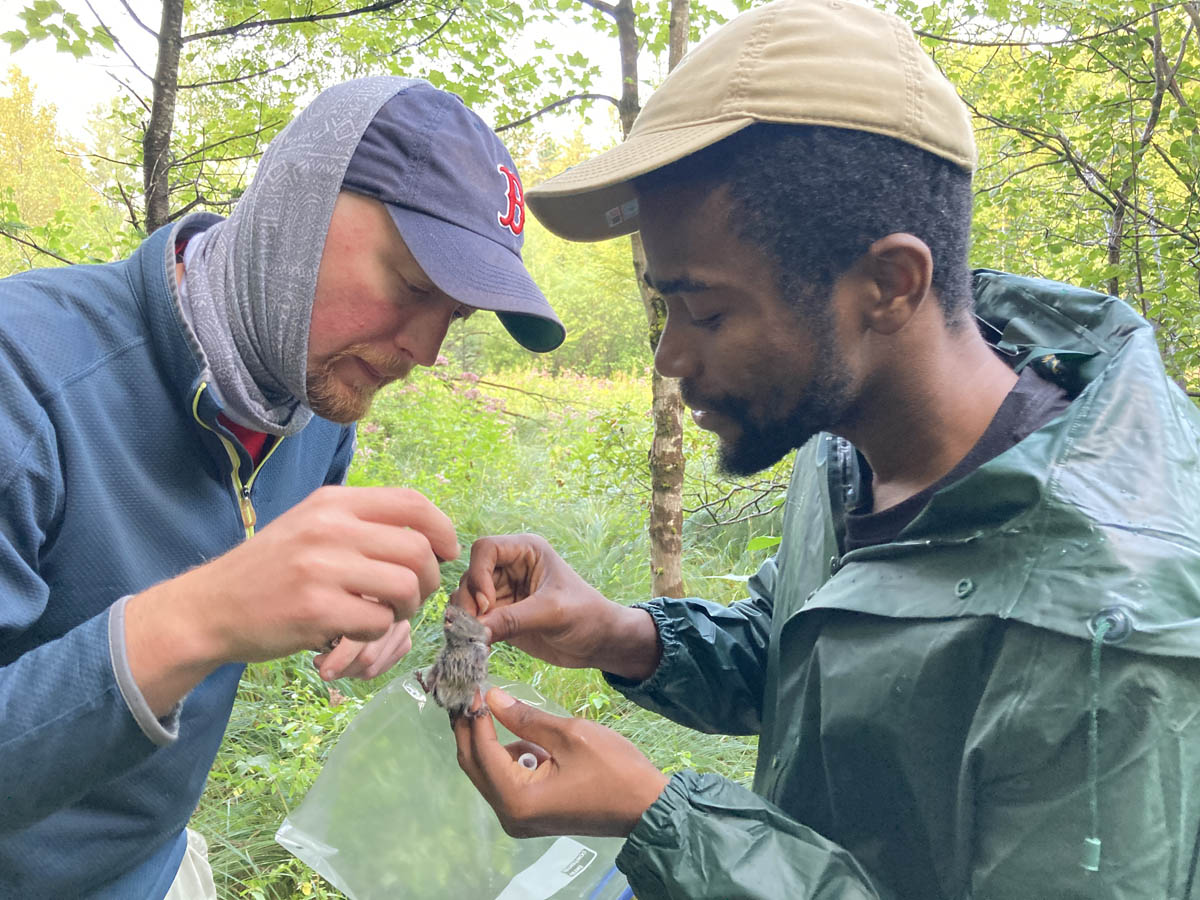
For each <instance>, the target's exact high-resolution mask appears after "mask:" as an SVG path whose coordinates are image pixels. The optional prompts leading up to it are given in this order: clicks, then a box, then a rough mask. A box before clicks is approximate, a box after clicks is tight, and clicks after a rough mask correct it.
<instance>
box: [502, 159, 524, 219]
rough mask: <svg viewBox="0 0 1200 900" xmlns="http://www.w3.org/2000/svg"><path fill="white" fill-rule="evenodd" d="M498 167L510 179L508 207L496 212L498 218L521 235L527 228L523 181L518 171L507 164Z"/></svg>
mask: <svg viewBox="0 0 1200 900" xmlns="http://www.w3.org/2000/svg"><path fill="white" fill-rule="evenodd" d="M496 169H497V170H498V171H499V172H500V174H501V175H503V176H504V177H505V179H507V181H508V190H507V191H506V192H505V199H506V200H508V208H507V209H505V210H504V212H503V213H496V218H497V219H498V220H499V221H500V224H501V225H503V226H504V227H505V228H507V229H508V230H509V231H511V232H512V233H513V234H515V235H519V234H520V233H521V231H522V230H523V229H524V228H525V194H524V192H523V191H522V190H521V181H520V179H519V178H517V173H516V172H514V171H512V170H511V169H509V168H508V167H507V166H505V165H498V166H496Z"/></svg>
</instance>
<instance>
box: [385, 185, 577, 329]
mask: <svg viewBox="0 0 1200 900" xmlns="http://www.w3.org/2000/svg"><path fill="white" fill-rule="evenodd" d="M384 205H385V206H386V207H387V210H388V212H389V213H390V214H391V217H392V221H393V222H395V223H396V228H397V229H399V231H400V236H401V237H402V238H404V243H405V244H406V245H407V246H408V249H409V251H410V252H411V253H412V255H413V258H414V259H416V261H417V262H418V263H419V264H420V266H421V268H422V269H424V270H425V274H426V275H428V276H429V277H430V279H431V280H432V281H433V283H434V284H435V285H437V286H438V288H440V289H441V290H443V291H445V292H446V293H447V294H449V295H450V296H451V297H453V298H454V299H455V300H457V301H459V302H460V303H465V304H466V305H467V306H473V307H475V308H476V309H490V310H492V311H493V312H495V313H496V314H497V316H498V317H499V319H500V321H501V322H503V323H504V327H505V328H507V329H508V333H509V334H511V335H512V336H513V337H514V338H515V339H516V341H517V343H519V344H520V345H521V346H522V347H524V348H526V349H527V350H533V351H534V352H535V353H545V352H546V351H548V350H553V349H554V348H555V347H557V346H558V345H559V344H561V343H562V342H563V339H564V338H565V337H566V334H567V332H566V329H565V328H563V324H562V322H560V321H559V319H558V316H557V315H555V313H554V310H553V309H551V307H550V303H549V302H548V301H547V300H546V298H545V296H543V294H542V292H541V291H540V290H539V289H538V286H537V285H536V284H534V283H533V279H532V278H531V277H530V275H529V272H527V271H526V270H525V265H524V264H523V263H522V262H521V259H520V257H519V256H517V255H516V254H514V253H512V252H511V251H510V250H509V249H508V248H506V247H504V246H502V245H500V244H498V243H497V242H496V241H493V240H489V239H488V238H486V237H484V236H483V235H481V234H478V233H476V232H474V231H471V230H470V229H467V228H462V227H461V226H459V225H454V224H452V223H450V222H447V221H445V220H444V219H438V218H435V217H433V216H429V215H426V214H425V213H420V212H415V211H413V210H411V209H406V208H404V207H400V206H393V205H391V204H390V203H385V204H384Z"/></svg>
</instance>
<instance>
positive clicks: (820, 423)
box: [681, 342, 851, 477]
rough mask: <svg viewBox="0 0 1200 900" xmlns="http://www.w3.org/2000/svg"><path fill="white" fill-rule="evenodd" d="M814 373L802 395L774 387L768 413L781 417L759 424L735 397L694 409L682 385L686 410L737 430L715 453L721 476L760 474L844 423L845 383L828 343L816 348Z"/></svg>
mask: <svg viewBox="0 0 1200 900" xmlns="http://www.w3.org/2000/svg"><path fill="white" fill-rule="evenodd" d="M814 372H815V374H814V375H813V377H812V380H811V381H810V382H809V383H808V384H807V385H806V386H805V388H804V391H803V393H801V394H800V396H799V397H796V398H794V399H793V398H791V397H789V396H788V395H787V391H786V388H784V387H781V386H776V387H775V388H774V390H773V393H774V394H775V397H774V398H772V404H771V409H772V410H784V409H786V412H784V413H782V414H780V415H777V416H771V417H770V418H767V419H765V420H761V421H755V420H751V419H750V418H748V416H747V412H746V411H747V408H748V404H747V403H745V402H740V401H739V400H738V399H737V398H734V397H728V396H726V397H721V398H704V399H703V401H702V402H699V403H698V404H695V403H693V402H692V400H693V399H696V398H695V396H694V392H693V391H691V390H690V389H689V385H688V384H687V382H686V381H685V382H684V383H683V384H682V385H681V391H682V395H683V399H684V402H685V403H687V404H688V405H689V406H695V405H698V406H699V407H700V408H701V409H705V410H711V411H713V412H715V413H719V414H720V415H723V416H726V417H728V418H730V419H733V420H734V421H735V422H737V423H738V425H739V426H740V428H741V433H740V434H739V435H738V436H737V438H735V439H734V440H731V441H724V440H722V441H721V443H720V446H719V447H718V452H719V458H718V464H719V466H720V468H721V470H722V471H723V472H725V473H726V474H729V475H733V476H735V477H745V476H747V475H753V474H755V473H756V472H761V471H762V470H763V469H766V468H768V467H770V466H773V465H774V464H775V463H777V462H779V460H781V459H783V458H784V457H785V456H787V454H788V453H790V452H791V451H793V450H795V449H797V448H798V447H802V446H804V444H805V443H806V442H807V441H808V440H809V438H811V437H812V436H813V435H814V434H817V433H818V432H820V431H827V430H829V429H830V428H834V427H835V426H837V425H838V424H839V423H842V422H844V421H845V419H846V417H847V414H848V412H849V408H850V404H851V397H850V385H849V379H848V378H847V376H846V374H845V369H844V367H843V366H841V365H840V361H839V360H838V359H837V355H836V353H835V352H834V350H833V348H832V347H831V346H830V344H829V343H828V342H822V344H821V350H820V356H819V358H818V359H817V360H816V361H815V364H814ZM789 400H790V401H791V406H790V407H788V406H787V404H788V401H789Z"/></svg>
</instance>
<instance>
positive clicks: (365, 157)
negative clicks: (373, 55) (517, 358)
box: [342, 81, 566, 353]
mask: <svg viewBox="0 0 1200 900" xmlns="http://www.w3.org/2000/svg"><path fill="white" fill-rule="evenodd" d="M342 188H343V189H344V190H348V191H353V192H354V193H357V194H365V195H366V196H368V197H374V198H376V199H377V200H381V201H382V202H383V204H384V205H385V206H386V207H387V209H388V212H389V213H391V216H392V221H394V222H395V223H396V227H397V228H398V229H399V230H400V236H401V237H402V238H404V243H405V244H406V245H407V246H408V249H409V250H410V251H411V252H412V255H413V258H414V259H416V261H417V262H418V263H419V264H420V266H421V268H422V269H424V270H425V274H426V275H428V276H429V277H430V279H431V280H432V281H433V283H434V284H435V285H437V286H438V288H440V289H441V290H442V291H444V292H445V293H447V294H449V295H450V296H451V297H453V298H454V299H455V300H457V301H459V302H460V303H465V304H467V305H468V306H474V307H476V308H478V309H490V310H493V311H494V312H495V313H496V314H497V315H498V316H499V317H500V321H501V322H503V323H504V327H505V328H507V329H508V331H509V334H511V335H512V336H513V337H514V338H516V340H517V342H518V343H520V344H521V345H522V346H523V347H525V348H527V349H529V350H534V351H536V352H539V353H540V352H545V351H547V350H553V349H554V348H555V347H557V346H558V345H559V344H561V343H562V342H563V338H564V337H565V336H566V330H565V329H564V328H563V324H562V322H560V321H559V319H558V316H556V315H555V314H554V310H553V309H551V308H550V304H549V302H547V300H546V298H545V297H544V296H543V295H542V292H541V291H540V290H538V287H537V285H536V284H534V283H533V279H532V278H530V276H529V273H528V272H527V271H526V270H525V264H524V263H523V262H522V260H521V245H522V243H523V242H524V236H523V234H522V232H523V231H524V228H525V195H524V191H523V190H522V187H521V182H520V179H519V178H518V177H517V167H516V166H515V165H514V164H513V161H512V157H511V156H510V155H509V153H508V151H507V150H506V149H505V148H504V144H502V143H501V142H500V139H499V138H498V137H496V135H495V133H494V132H493V131H492V130H491V129H490V128H489V127H488V126H487V125H486V124H485V123H484V121H483V120H482V119H480V118H479V116H477V115H476V114H475V113H473V112H471V110H469V109H467V107H466V105H465V104H464V103H463V102H462V100H460V99H459V98H458V97H457V96H455V95H454V94H451V93H448V92H446V91H441V90H438V89H437V88H435V87H434V86H433V85H431V84H429V83H428V82H423V81H418V82H415V83H414V84H413V85H411V86H410V87H407V88H405V89H404V90H402V91H400V92H399V93H398V94H396V96H394V97H392V98H391V99H390V100H388V101H387V102H386V103H384V104H383V106H382V107H380V109H379V112H378V113H376V114H375V118H374V119H372V120H371V124H370V125H368V126H367V130H366V131H365V132H364V133H363V136H362V138H361V139H360V140H359V142H358V147H357V149H355V151H354V156H353V157H351V159H350V164H349V166H347V167H346V174H345V176H344V177H343V179H342Z"/></svg>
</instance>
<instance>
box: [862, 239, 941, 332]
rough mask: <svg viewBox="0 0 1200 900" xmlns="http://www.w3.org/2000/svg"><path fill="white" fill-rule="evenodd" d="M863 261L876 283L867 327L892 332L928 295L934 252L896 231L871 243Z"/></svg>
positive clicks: (931, 279)
mask: <svg viewBox="0 0 1200 900" xmlns="http://www.w3.org/2000/svg"><path fill="white" fill-rule="evenodd" d="M864 262H865V263H866V268H867V271H868V272H869V277H870V278H871V280H872V281H873V282H874V285H875V291H874V292H873V294H874V297H873V301H872V302H871V303H870V304H869V306H868V307H867V309H866V310H865V315H866V318H867V326H868V327H869V328H870V329H871V330H872V331H876V332H879V333H880V334H895V333H896V332H897V331H899V330H900V329H901V328H903V327H904V326H905V325H906V324H907V323H908V321H909V320H910V319H911V318H912V317H913V316H914V315H915V314H916V312H917V309H918V307H920V305H921V303H922V301H924V299H925V297H926V296H927V295H928V294H929V290H930V285H931V284H932V281H933V254H931V253H930V252H929V247H928V245H927V244H926V243H925V242H924V241H923V240H921V239H920V238H919V237H917V236H915V235H912V234H908V233H907V232H896V233H895V234H889V235H888V236H887V237H882V238H880V239H879V240H877V241H876V242H875V243H873V244H872V245H871V246H870V247H869V248H868V249H867V252H866V254H865V258H864Z"/></svg>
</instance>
